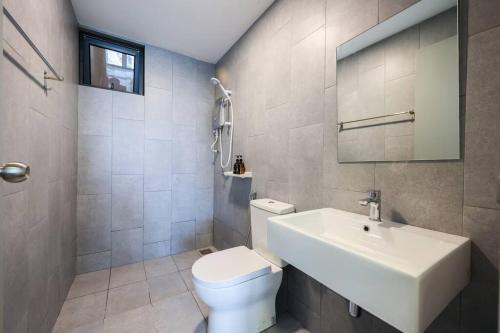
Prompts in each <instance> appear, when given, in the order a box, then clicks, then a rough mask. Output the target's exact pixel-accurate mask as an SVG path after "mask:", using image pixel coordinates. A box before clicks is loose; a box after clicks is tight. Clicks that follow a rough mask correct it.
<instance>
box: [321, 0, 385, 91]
mask: <svg viewBox="0 0 500 333" xmlns="http://www.w3.org/2000/svg"><path fill="white" fill-rule="evenodd" d="M377 22H378V0H327V3H326V69H325V87H330V86H332V85H334V84H335V82H336V80H337V79H336V68H337V46H339V45H340V44H342V43H344V42H346V41H348V40H349V39H351V38H353V37H354V36H356V35H359V34H360V33H362V32H363V31H365V30H368V29H369V28H371V27H372V26H374V25H376V24H377Z"/></svg>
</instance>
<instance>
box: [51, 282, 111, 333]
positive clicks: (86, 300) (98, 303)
mask: <svg viewBox="0 0 500 333" xmlns="http://www.w3.org/2000/svg"><path fill="white" fill-rule="evenodd" d="M106 295H107V292H105V291H104V292H99V293H96V294H91V295H87V296H82V297H78V298H73V299H70V300H67V301H66V302H64V304H63V307H62V309H61V313H60V314H59V318H58V319H57V322H56V325H55V327H54V330H53V332H54V333H59V332H61V333H62V332H69V331H71V330H72V329H75V328H77V327H79V326H82V325H85V324H90V323H96V322H100V321H102V320H103V319H104V313H105V309H106Z"/></svg>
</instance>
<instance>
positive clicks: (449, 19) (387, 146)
mask: <svg viewBox="0 0 500 333" xmlns="http://www.w3.org/2000/svg"><path fill="white" fill-rule="evenodd" d="M457 12H458V10H457V1H456V0H421V1H419V2H417V3H416V4H414V5H413V6H411V7H409V8H407V9H406V10H404V11H402V12H400V13H398V14H396V15H394V16H392V17H391V18H389V19H387V20H386V21H384V22H382V23H380V24H378V25H377V26H375V27H373V28H371V29H370V30H367V31H366V32H364V33H362V34H360V35H358V36H357V37H355V38H353V39H351V40H350V41H348V42H346V43H344V44H342V45H340V46H339V47H338V48H337V130H338V150H337V154H338V160H339V162H367V161H409V160H453V159H460V120H459V46H458V32H457V31H458V16H457V14H458V13H457Z"/></svg>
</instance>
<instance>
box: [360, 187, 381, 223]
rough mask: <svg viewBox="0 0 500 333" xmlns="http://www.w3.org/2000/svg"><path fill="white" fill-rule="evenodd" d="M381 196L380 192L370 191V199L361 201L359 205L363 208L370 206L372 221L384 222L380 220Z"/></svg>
mask: <svg viewBox="0 0 500 333" xmlns="http://www.w3.org/2000/svg"><path fill="white" fill-rule="evenodd" d="M381 195H382V193H381V192H380V191H377V190H370V191H368V198H366V199H361V200H359V204H360V205H361V206H363V207H366V206H368V205H370V217H369V219H370V220H372V221H382V219H381V218H380V205H381ZM366 231H367V230H366Z"/></svg>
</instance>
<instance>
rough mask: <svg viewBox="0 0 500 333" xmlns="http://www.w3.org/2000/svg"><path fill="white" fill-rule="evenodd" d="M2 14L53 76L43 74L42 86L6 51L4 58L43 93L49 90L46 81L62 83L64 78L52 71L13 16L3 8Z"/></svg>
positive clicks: (51, 67)
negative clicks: (33, 82)
mask: <svg viewBox="0 0 500 333" xmlns="http://www.w3.org/2000/svg"><path fill="white" fill-rule="evenodd" d="M3 14H4V15H5V17H6V18H7V19H8V20H9V21H10V23H12V25H13V26H14V28H16V30H17V31H18V32H19V34H20V35H21V36H22V37H23V38H24V39H25V40H26V42H27V43H28V45H29V46H31V48H32V49H33V50H34V51H35V53H36V54H37V55H38V56H39V57H40V59H42V61H43V62H44V64H45V65H46V66H47V68H48V69H49V70H50V71H51V72H52V74H53V75H54V76H49V75H48V73H47V71H44V72H43V78H44V82H43V84H42V83H41V82H40V81H39V80H37V79H36V76H35V75H33V74H31V73H30V71H29V70H28V69H27V68H26V67H24V66H23V65H22V64H21V63H20V62H19V61H17V60H16V59H15V58H14V57H13V56H12V55H11V54H10V53H9V52H7V51H6V50H4V51H3V53H4V55H5V57H6V58H7V59H9V60H10V61H11V62H12V63H14V65H16V66H17V67H19V68H20V69H21V70H22V71H23V72H24V73H25V74H26V75H28V76H29V77H30V78H31V79H32V80H34V81H35V82H36V83H37V84H38V85H40V86H41V87H42V88H43V89H44V90H45V91H47V90H49V89H48V87H47V82H46V80H55V81H64V77H62V76H61V75H59V74H58V73H57V71H56V70H55V69H54V67H53V66H52V65H51V64H50V62H49V61H48V60H47V58H46V57H45V56H44V55H43V53H42V52H41V51H40V49H38V47H37V46H36V45H35V43H33V41H32V40H31V38H30V37H29V36H28V34H27V33H26V32H25V31H24V30H23V28H22V27H21V26H20V25H19V23H18V22H17V21H16V19H15V18H14V16H12V14H11V13H10V12H9V11H8V10H7V9H6V8H5V7H3Z"/></svg>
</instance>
